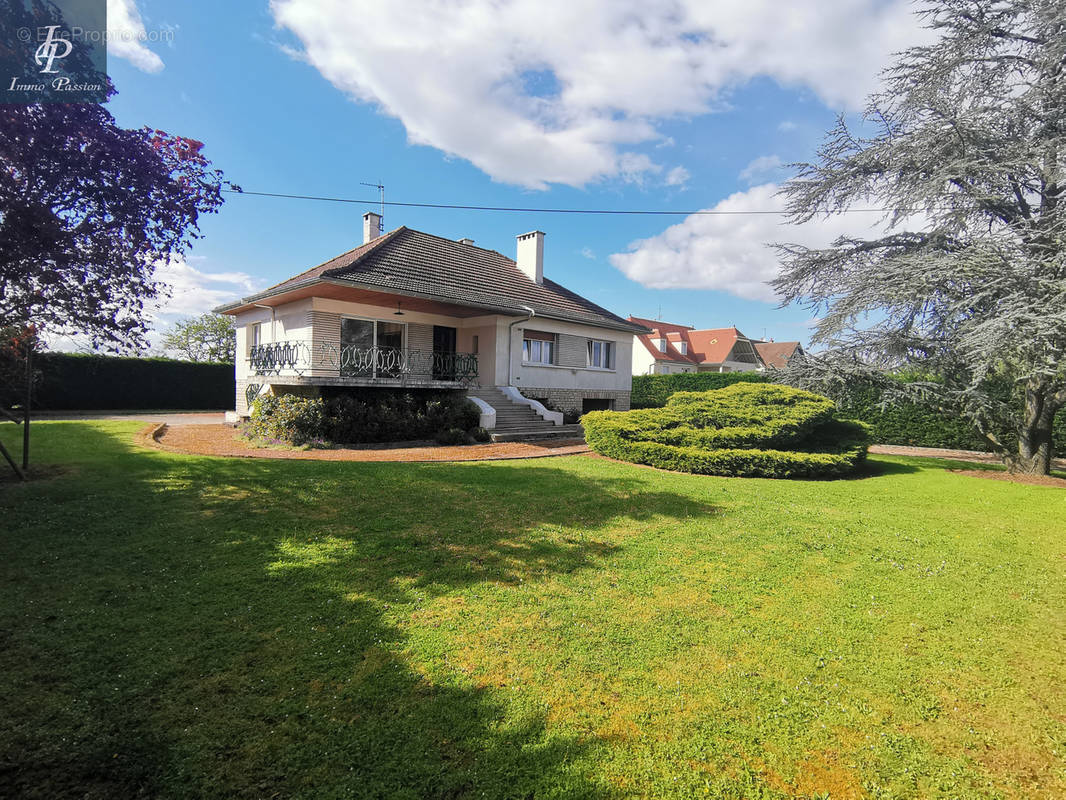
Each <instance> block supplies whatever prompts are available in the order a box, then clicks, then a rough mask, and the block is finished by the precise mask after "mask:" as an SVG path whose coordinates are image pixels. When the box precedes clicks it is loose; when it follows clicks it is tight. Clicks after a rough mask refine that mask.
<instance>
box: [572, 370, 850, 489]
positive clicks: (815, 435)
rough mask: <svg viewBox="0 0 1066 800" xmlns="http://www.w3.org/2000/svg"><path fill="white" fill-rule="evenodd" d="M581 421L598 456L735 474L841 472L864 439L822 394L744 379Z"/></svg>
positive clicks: (825, 475) (783, 475)
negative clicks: (652, 405)
mask: <svg viewBox="0 0 1066 800" xmlns="http://www.w3.org/2000/svg"><path fill="white" fill-rule="evenodd" d="M581 421H582V424H583V425H584V427H585V440H586V441H587V442H588V445H589V447H591V448H592V449H593V450H595V451H596V452H597V453H600V454H601V455H605V456H608V457H610V458H617V459H619V460H622V461H632V462H634V463H637V464H648V465H650V466H653V467H660V468H662V469H669V470H676V471H678V472H694V473H699V474H704V475H728V476H737V477H761V478H832V477H840V476H843V475H847V474H850V473H851V472H853V471H854V470H855V468H856V467H857V466H858V465H859V464H860V463H861V462H862V461H863V460H864V459H865V458H866V445H867V442H868V438H869V434H868V428H867V426H866V425H864V424H863V423H861V422H855V421H851V420H841V419H837V418H836V415H835V406H834V404H833V401H832V400H830V399H829V398H827V397H822V396H821V395H817V394H812V393H811V392H805V391H802V390H800V389H793V388H791V387H788V386H781V385H778V384H764V383H750V382H744V383H735V384H733V385H732V386H728V387H725V388H723V389H717V390H713V391H708V392H678V393H677V394H674V395H673V396H671V397H670V399H669V400H668V401H667V403H666V406H665V407H663V408H654V409H651V408H649V409H638V410H635V411H624V412H614V411H593V412H590V413H588V414H586V415H585V416H584V417H582V419H581Z"/></svg>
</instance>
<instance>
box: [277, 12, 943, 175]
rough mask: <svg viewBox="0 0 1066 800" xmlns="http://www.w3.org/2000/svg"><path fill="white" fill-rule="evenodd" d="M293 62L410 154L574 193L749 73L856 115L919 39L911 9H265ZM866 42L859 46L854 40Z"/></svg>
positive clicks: (630, 169)
mask: <svg viewBox="0 0 1066 800" xmlns="http://www.w3.org/2000/svg"><path fill="white" fill-rule="evenodd" d="M271 10H272V12H273V15H274V19H275V21H276V22H277V24H278V26H279V27H281V28H285V29H287V30H289V31H291V32H292V33H293V34H294V35H295V36H296V38H297V39H298V40H299V42H300V45H301V49H300V50H299V51H298V53H297V57H299V58H300V59H301V60H304V61H306V62H307V63H308V64H310V65H312V66H313V67H314V68H316V69H317V70H318V71H319V72H320V73H321V74H322V75H323V76H324V77H325V78H326V79H327V80H329V81H330V82H331V83H333V84H334V86H336V87H337V88H338V89H340V90H341V91H343V92H344V93H345V94H347V95H348V96H349V97H351V98H352V99H354V100H356V101H358V102H364V103H371V104H374V105H376V106H378V107H379V108H380V109H381V110H382V111H383V112H384V113H386V114H388V115H390V116H393V117H396V118H398V119H399V120H400V121H401V122H402V123H403V125H404V126H405V128H406V129H407V135H408V138H409V140H410V141H411V142H413V143H416V144H424V145H429V146H432V147H435V148H437V149H439V150H441V151H443V152H444V153H446V154H448V155H451V156H457V157H460V158H464V159H467V160H468V161H470V162H471V163H473V164H474V165H475V166H477V167H478V168H479V169H481V170H483V171H484V172H485V173H487V174H488V175H490V176H491V177H493V178H494V179H496V180H499V181H503V182H506V183H513V184H518V185H521V186H526V187H530V188H536V189H544V188H546V187H547V186H548V185H549V184H553V183H560V184H567V185H571V186H581V185H584V184H587V183H590V182H594V181H598V180H604V179H617V178H623V179H627V180H634V179H636V178H635V172H637V171H652V172H654V171H657V170H658V169H661V167H660V166H658V165H656V164H654V162H652V161H651V160H650V159H649V158H647V156H641V155H640V154H639V153H638V152H637V148H639V147H642V146H648V145H649V144H655V143H661V142H663V141H665V140H666V137H665V136H663V135H662V134H660V133H659V131H658V130H657V125H658V124H659V123H660V122H661V121H663V120H666V119H670V118H676V117H678V116H698V115H701V114H706V113H709V112H710V111H711V110H713V108H714V107H715V105H716V103H718V101H719V96H720V94H721V92H722V91H723V90H725V89H728V88H730V87H733V86H737V85H740V84H742V83H744V82H745V81H748V80H750V79H752V78H754V77H758V76H766V77H769V78H771V79H774V80H776V81H777V82H779V83H781V84H783V85H789V86H803V87H809V88H810V89H812V90H813V91H814V92H815V93H816V94H817V95H818V96H819V97H820V98H821V99H822V100H823V101H824V102H825V103H827V104H829V105H831V106H834V107H838V108H841V107H843V108H850V109H856V108H859V107H860V106H861V103H862V100H863V98H864V97H865V95H866V94H867V93H868V92H869V91H870V90H871V89H872V88H874V87H875V78H876V75H877V73H878V72H879V71H880V69H881V68H882V67H884V66H885V65H886V64H887V62H888V57H889V54H890V53H891V52H893V51H896V50H899V49H902V48H903V47H905V46H907V45H909V44H911V43H912V42H915V41H918V40H919V39H921V38H923V37H922V36H921V35H920V34H919V32H918V23H917V21H916V20H915V18H914V17H913V16H912V14H911V11H912V7H911V4H910V3H909V2H908V0H888V1H887V2H886V1H885V0H837V2H836V3H834V4H833V8H832V9H831V10H828V11H827V9H826V7H825V4H824V3H823V2H821V0H793V2H790V3H788V4H784V3H781V2H780V0H748V2H745V3H732V2H726V0H720V1H719V2H708V0H676V2H671V3H647V2H645V0H512V2H506V3H501V2H496V1H495V0H468V1H467V2H463V3H455V2H443V1H442V0H438V1H437V2H426V0H390V2H386V3H383V2H381V0H271ZM856 32H861V35H856Z"/></svg>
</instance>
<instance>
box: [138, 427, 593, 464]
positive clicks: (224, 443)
mask: <svg viewBox="0 0 1066 800" xmlns="http://www.w3.org/2000/svg"><path fill="white" fill-rule="evenodd" d="M140 440H141V441H142V442H143V443H144V444H146V445H148V446H149V447H155V448H158V449H160V450H169V451H171V452H175V453H189V454H193V455H209V456H226V457H231V458H232V457H238V458H287V459H302V460H312V461H508V460H512V459H522V458H545V457H548V456H567V455H576V454H578V453H587V452H588V447H587V446H586V445H585V442H584V440H582V439H578V440H574V439H548V440H545V441H542V442H494V443H491V444H472V445H467V446H465V447H445V446H441V445H434V444H431V443H424V444H423V443H418V444H417V445H414V446H411V445H407V444H400V445H365V446H362V447H359V446H353V447H335V448H330V449H328V450H299V449H296V448H288V447H278V448H273V447H254V446H252V445H251V444H250V443H248V442H247V441H245V440H244V439H242V438H240V436H239V435H238V433H237V431H235V430H234V429H233V428H230V427H228V426H225V425H218V424H215V425H188V424H186V425H176V426H174V427H170V426H168V427H166V428H162V429H160V426H158V425H152V426H151V427H149V428H146V429H145V430H144V431H142V432H141V434H140Z"/></svg>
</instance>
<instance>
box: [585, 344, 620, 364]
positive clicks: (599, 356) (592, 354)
mask: <svg viewBox="0 0 1066 800" xmlns="http://www.w3.org/2000/svg"><path fill="white" fill-rule="evenodd" d="M588 365H589V366H590V367H595V368H596V369H614V343H613V342H600V341H597V340H595V339H590V340H589V343H588Z"/></svg>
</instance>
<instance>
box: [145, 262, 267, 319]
mask: <svg viewBox="0 0 1066 800" xmlns="http://www.w3.org/2000/svg"><path fill="white" fill-rule="evenodd" d="M155 279H156V280H158V281H161V282H163V283H165V284H166V285H167V287H168V288H169V290H170V296H169V297H166V298H164V299H162V300H160V301H159V302H157V303H156V304H155V305H154V306H153V307H152V308H151V309H149V315H150V316H151V317H152V318H153V319H154V320H155V321H156V323H157V324H156V326H155V327H157V328H159V327H161V326H160V324H159V323H163V324H170V323H172V322H174V321H176V320H178V319H180V318H182V317H195V316H199V315H200V314H204V313H207V312H208V311H210V310H211V309H212V308H215V307H216V306H220V305H222V304H223V303H227V302H229V301H231V300H236V299H238V298H239V297H241V296H244V295H248V294H252V293H254V292H255V291H256V289H257V288H258V285H257V283H256V281H255V280H254V279H253V278H252V277H251V276H250V275H248V274H246V273H244V272H202V271H201V270H198V269H196V268H195V267H192V266H190V265H189V264H188V263H187V262H185V261H171V262H170V263H167V264H161V265H159V266H158V267H156V271H155Z"/></svg>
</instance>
